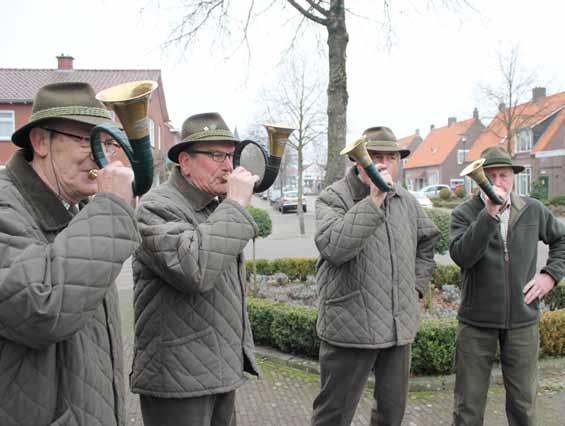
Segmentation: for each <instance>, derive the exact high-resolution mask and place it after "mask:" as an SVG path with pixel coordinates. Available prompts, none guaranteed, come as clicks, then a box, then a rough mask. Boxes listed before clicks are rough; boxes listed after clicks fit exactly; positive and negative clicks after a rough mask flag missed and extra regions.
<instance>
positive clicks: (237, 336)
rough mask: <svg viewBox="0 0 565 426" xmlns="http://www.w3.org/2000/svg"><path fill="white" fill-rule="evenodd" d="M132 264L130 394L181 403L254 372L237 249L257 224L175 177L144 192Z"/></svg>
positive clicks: (227, 202) (219, 389) (234, 205)
mask: <svg viewBox="0 0 565 426" xmlns="http://www.w3.org/2000/svg"><path fill="white" fill-rule="evenodd" d="M137 218H138V222H139V230H140V233H141V236H142V245H141V246H140V248H139V249H138V250H137V252H136V253H135V255H134V258H133V263H132V267H133V274H134V281H135V290H134V305H135V309H134V314H135V353H134V361H133V370H132V373H131V375H130V380H131V388H132V390H133V391H134V392H136V393H141V394H145V395H151V396H157V397H161V398H189V397H197V396H202V395H211V394H217V393H225V392H229V391H232V390H234V389H235V388H237V387H239V386H240V385H241V384H243V382H244V374H243V372H244V370H245V371H248V372H250V373H252V374H257V372H258V369H257V365H256V362H255V355H254V346H253V336H252V334H251V328H250V326H249V320H248V318H247V307H246V304H245V298H244V287H243V285H244V279H245V270H244V264H243V259H242V252H243V248H244V247H245V245H246V244H247V243H248V242H249V240H250V239H252V238H254V237H255V236H256V235H257V225H256V224H255V221H254V220H253V218H252V217H251V216H250V215H249V213H248V212H247V211H246V210H245V209H243V208H242V207H240V205H239V204H237V203H235V202H232V201H230V200H224V201H222V202H221V203H220V204H218V201H216V199H215V198H214V197H212V196H210V195H208V194H205V193H203V192H201V191H199V190H198V189H196V188H195V187H193V186H192V185H191V184H189V183H188V182H187V181H186V179H185V178H184V177H183V176H182V175H181V173H180V171H179V168H178V167H177V168H176V169H175V170H174V171H173V173H172V175H171V178H170V179H169V181H168V182H166V183H165V184H163V185H161V186H160V187H158V188H156V189H153V190H152V191H150V192H149V193H148V194H146V195H145V197H144V198H143V201H142V203H141V205H140V207H139V208H138V211H137Z"/></svg>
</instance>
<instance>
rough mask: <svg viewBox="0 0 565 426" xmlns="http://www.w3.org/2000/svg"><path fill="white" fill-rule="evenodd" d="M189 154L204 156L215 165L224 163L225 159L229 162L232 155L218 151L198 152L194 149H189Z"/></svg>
mask: <svg viewBox="0 0 565 426" xmlns="http://www.w3.org/2000/svg"><path fill="white" fill-rule="evenodd" d="M188 152H189V153H191V152H193V153H195V154H204V155H207V156H208V157H210V158H211V159H212V160H214V161H215V162H216V163H223V162H224V161H226V158H227V159H229V160H230V161H231V160H232V158H233V153H229V152H220V151H198V150H196V149H191V150H189V151H188Z"/></svg>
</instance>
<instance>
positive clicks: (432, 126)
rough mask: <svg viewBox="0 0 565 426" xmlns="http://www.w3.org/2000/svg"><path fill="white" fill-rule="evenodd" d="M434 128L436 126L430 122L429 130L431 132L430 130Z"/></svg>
mask: <svg viewBox="0 0 565 426" xmlns="http://www.w3.org/2000/svg"><path fill="white" fill-rule="evenodd" d="M435 128H436V126H435V125H434V124H430V132H431V131H432V130H434V129H435Z"/></svg>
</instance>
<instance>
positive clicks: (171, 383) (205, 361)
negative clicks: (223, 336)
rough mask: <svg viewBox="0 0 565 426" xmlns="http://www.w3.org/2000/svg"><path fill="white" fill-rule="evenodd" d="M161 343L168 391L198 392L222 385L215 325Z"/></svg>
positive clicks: (165, 385) (164, 383) (165, 384)
mask: <svg viewBox="0 0 565 426" xmlns="http://www.w3.org/2000/svg"><path fill="white" fill-rule="evenodd" d="M161 345H162V346H161V347H162V351H163V358H162V360H163V365H162V368H163V369H164V370H166V372H163V376H162V377H164V378H163V386H164V388H165V391H166V392H195V391H201V390H206V389H212V388H216V387H218V386H220V385H221V384H222V364H221V361H220V358H219V356H220V350H219V344H218V337H217V336H216V333H215V331H214V329H213V328H212V327H208V328H206V329H204V330H202V331H199V332H196V333H193V334H191V335H189V336H184V337H180V338H178V339H173V340H168V341H165V342H162V344H161Z"/></svg>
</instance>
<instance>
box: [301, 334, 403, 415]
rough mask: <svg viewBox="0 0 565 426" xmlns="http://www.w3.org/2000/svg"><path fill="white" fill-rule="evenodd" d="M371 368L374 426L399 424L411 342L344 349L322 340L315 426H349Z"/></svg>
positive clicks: (315, 402)
mask: <svg viewBox="0 0 565 426" xmlns="http://www.w3.org/2000/svg"><path fill="white" fill-rule="evenodd" d="M371 370H374V374H375V389H374V391H373V398H374V401H373V408H372V412H371V426H385V425H386V426H389V425H400V424H401V423H402V418H403V417H404V410H405V409H406V400H407V398H408V376H409V373H410V345H405V346H393V347H391V348H385V349H354V348H341V347H337V346H333V345H330V344H328V343H326V342H323V341H322V342H321V345H320V381H321V390H320V394H319V395H318V397H317V398H316V399H315V400H314V413H313V416H312V426H348V425H350V424H351V421H352V419H353V416H354V415H355V409H356V408H357V404H358V403H359V399H361V395H362V393H363V389H364V388H365V385H366V384H367V379H368V378H369V374H371Z"/></svg>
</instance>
